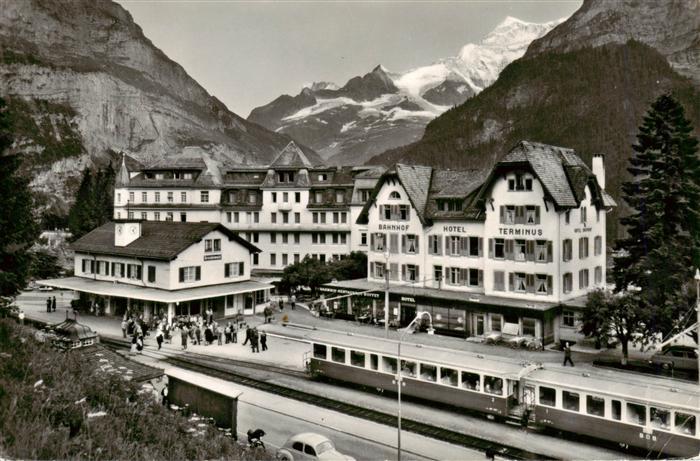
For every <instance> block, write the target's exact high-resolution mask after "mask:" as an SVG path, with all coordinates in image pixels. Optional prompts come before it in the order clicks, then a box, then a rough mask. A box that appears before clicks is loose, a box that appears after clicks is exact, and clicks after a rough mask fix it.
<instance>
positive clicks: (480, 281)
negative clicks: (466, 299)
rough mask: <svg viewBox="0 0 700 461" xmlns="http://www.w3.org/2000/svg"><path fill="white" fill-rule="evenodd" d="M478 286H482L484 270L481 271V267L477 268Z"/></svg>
mask: <svg viewBox="0 0 700 461" xmlns="http://www.w3.org/2000/svg"><path fill="white" fill-rule="evenodd" d="M479 286H480V287H483V286H484V271H482V270H481V269H479Z"/></svg>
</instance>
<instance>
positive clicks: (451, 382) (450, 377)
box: [440, 368, 457, 386]
mask: <svg viewBox="0 0 700 461" xmlns="http://www.w3.org/2000/svg"><path fill="white" fill-rule="evenodd" d="M440 382H441V383H442V384H447V385H448V386H457V370H453V369H452V368H440Z"/></svg>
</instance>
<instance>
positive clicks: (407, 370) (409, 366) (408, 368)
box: [401, 360, 418, 378]
mask: <svg viewBox="0 0 700 461" xmlns="http://www.w3.org/2000/svg"><path fill="white" fill-rule="evenodd" d="M401 373H402V374H403V375H404V376H406V377H409V378H415V377H416V376H418V364H416V362H409V361H407V360H402V361H401Z"/></svg>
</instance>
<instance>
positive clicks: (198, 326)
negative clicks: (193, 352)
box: [193, 318, 204, 346]
mask: <svg viewBox="0 0 700 461" xmlns="http://www.w3.org/2000/svg"><path fill="white" fill-rule="evenodd" d="M193 328H194V335H195V336H196V337H197V345H198V346H199V345H201V344H202V329H204V325H203V324H202V322H201V319H199V318H198V319H197V323H196V324H195V325H194V326H193Z"/></svg>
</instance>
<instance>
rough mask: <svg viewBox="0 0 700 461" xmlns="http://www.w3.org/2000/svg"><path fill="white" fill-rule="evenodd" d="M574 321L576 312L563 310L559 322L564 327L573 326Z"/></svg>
mask: <svg viewBox="0 0 700 461" xmlns="http://www.w3.org/2000/svg"><path fill="white" fill-rule="evenodd" d="M575 323H576V313H575V312H574V311H570V310H564V311H563V312H562V313H561V324H562V325H563V326H565V327H573V326H574V325H575Z"/></svg>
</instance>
